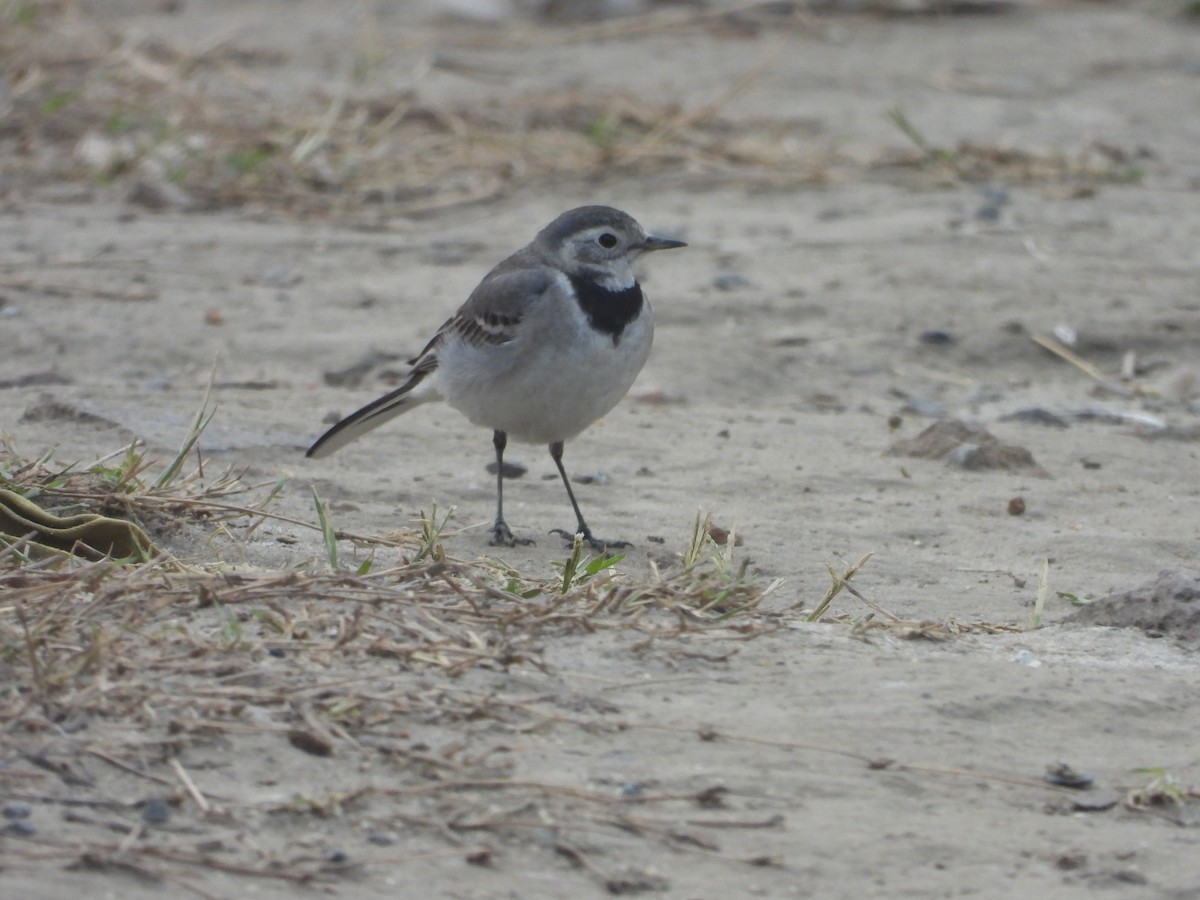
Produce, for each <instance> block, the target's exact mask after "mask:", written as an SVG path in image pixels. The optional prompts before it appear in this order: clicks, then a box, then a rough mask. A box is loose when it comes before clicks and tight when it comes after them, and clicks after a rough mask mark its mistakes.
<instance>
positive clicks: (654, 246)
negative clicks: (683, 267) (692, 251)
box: [641, 234, 687, 253]
mask: <svg viewBox="0 0 1200 900" xmlns="http://www.w3.org/2000/svg"><path fill="white" fill-rule="evenodd" d="M686 246H687V244H685V243H684V242H683V241H673V240H671V239H670V238H660V237H655V236H654V235H652V234H648V235H646V239H645V240H644V241H642V243H641V250H642V252H643V253H649V252H650V251H651V250H673V249H675V248H676V247H686Z"/></svg>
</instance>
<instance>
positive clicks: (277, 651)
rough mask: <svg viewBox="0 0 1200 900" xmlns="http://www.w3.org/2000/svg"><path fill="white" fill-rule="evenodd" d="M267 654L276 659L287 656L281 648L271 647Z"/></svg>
mask: <svg viewBox="0 0 1200 900" xmlns="http://www.w3.org/2000/svg"><path fill="white" fill-rule="evenodd" d="M267 652H268V653H270V654H271V655H272V656H274V657H276V658H277V659H283V658H284V657H285V656H287V651H286V650H284V649H283V648H282V647H272V648H271V649H270V650H268V651H267Z"/></svg>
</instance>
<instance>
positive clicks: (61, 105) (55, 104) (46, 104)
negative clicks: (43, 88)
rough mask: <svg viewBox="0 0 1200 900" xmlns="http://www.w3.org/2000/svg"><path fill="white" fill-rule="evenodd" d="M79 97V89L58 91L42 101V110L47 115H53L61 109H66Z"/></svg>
mask: <svg viewBox="0 0 1200 900" xmlns="http://www.w3.org/2000/svg"><path fill="white" fill-rule="evenodd" d="M78 98H79V92H78V91H56V92H55V93H53V94H51V95H50V96H49V97H48V98H47V99H45V100H43V101H42V106H41V110H42V112H43V113H45V114H46V115H52V114H53V113H56V112H58V111H59V110H62V109H65V108H66V107H67V106H69V105H70V104H71V103H73V102H74V101H75V100H77V99H78Z"/></svg>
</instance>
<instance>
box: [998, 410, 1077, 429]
mask: <svg viewBox="0 0 1200 900" xmlns="http://www.w3.org/2000/svg"><path fill="white" fill-rule="evenodd" d="M1000 421H1001V422H1029V423H1030V424H1032V425H1047V426H1049V427H1050V428H1070V427H1071V423H1070V422H1068V421H1067V420H1066V419H1064V418H1063V417H1062V416H1058V415H1055V414H1054V413H1052V412H1050V410H1048V409H1044V408H1043V407H1040V406H1028V407H1026V408H1025V409H1018V410H1017V411H1016V412H1011V413H1009V414H1008V415H1006V416H1001V417H1000Z"/></svg>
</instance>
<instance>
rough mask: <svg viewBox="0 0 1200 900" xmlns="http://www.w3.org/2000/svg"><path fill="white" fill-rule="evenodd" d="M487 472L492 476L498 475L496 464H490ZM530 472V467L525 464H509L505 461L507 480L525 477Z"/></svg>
mask: <svg viewBox="0 0 1200 900" xmlns="http://www.w3.org/2000/svg"><path fill="white" fill-rule="evenodd" d="M487 470H488V472H490V473H491V474H493V475H495V474H496V464H495V463H494V462H490V463H488V464H487ZM528 471H529V467H528V466H526V465H525V464H523V463H519V462H509V461H508V460H505V461H504V477H505V478H520V477H521V476H522V475H524V474H525V473H526V472H528Z"/></svg>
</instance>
